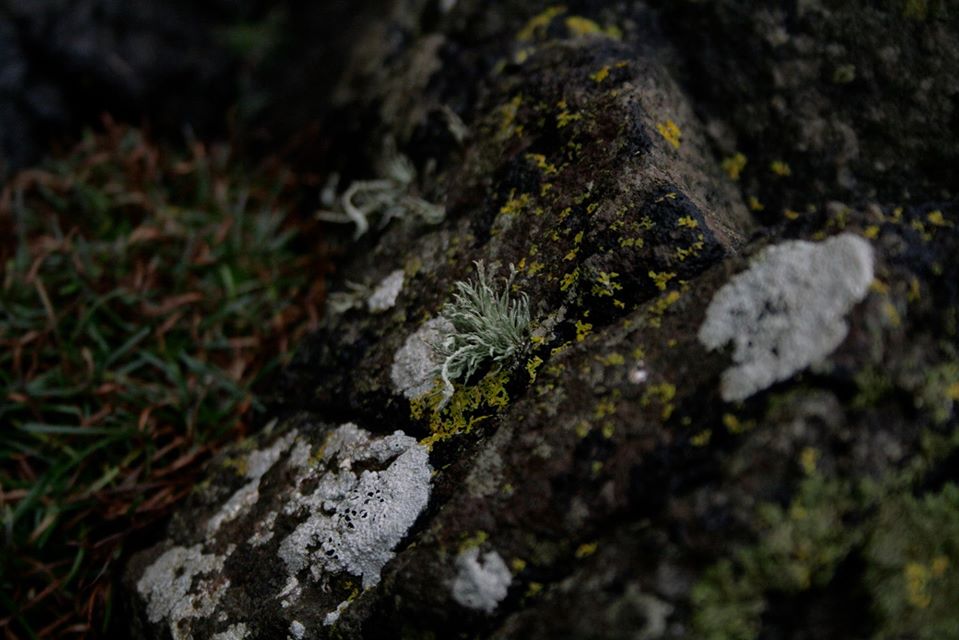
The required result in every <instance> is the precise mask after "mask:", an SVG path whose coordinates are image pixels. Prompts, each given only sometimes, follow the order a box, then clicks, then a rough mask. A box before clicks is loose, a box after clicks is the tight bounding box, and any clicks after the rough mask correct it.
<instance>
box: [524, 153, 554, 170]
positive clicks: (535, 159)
mask: <svg viewBox="0 0 959 640" xmlns="http://www.w3.org/2000/svg"><path fill="white" fill-rule="evenodd" d="M526 159H527V160H529V161H530V162H532V163H533V164H535V165H536V166H537V167H538V168H539V170H540V171H542V172H543V173H545V174H546V175H548V176H551V175H553V174H555V173H556V166H555V165H553V164H550V163H549V162H548V161H547V160H546V156H544V155H543V154H542V153H527V154H526Z"/></svg>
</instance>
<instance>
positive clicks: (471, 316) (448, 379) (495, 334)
mask: <svg viewBox="0 0 959 640" xmlns="http://www.w3.org/2000/svg"><path fill="white" fill-rule="evenodd" d="M475 264H476V276H477V277H476V280H475V281H472V280H470V281H466V282H464V281H460V282H457V283H456V293H454V294H453V300H452V302H448V303H446V305H444V307H443V313H442V316H443V317H444V318H445V319H446V320H448V321H449V324H450V325H451V326H452V328H451V329H450V330H449V331H448V332H447V333H445V334H444V335H443V336H442V337H441V339H440V340H439V341H438V342H437V343H436V344H435V345H434V349H435V351H436V353H437V355H439V356H440V359H441V360H442V364H441V365H440V366H439V367H438V369H437V371H436V372H435V374H436V375H437V376H438V377H439V378H440V379H441V380H442V381H443V399H442V404H441V406H443V405H445V404H446V403H447V402H448V401H449V399H450V398H451V397H452V396H453V380H458V379H467V378H469V377H470V376H472V375H473V374H474V373H476V371H477V370H478V369H479V367H480V365H482V364H483V363H484V362H486V361H488V360H491V361H492V362H493V363H494V364H497V365H498V364H501V363H503V362H505V361H507V360H509V359H510V358H512V357H513V356H514V355H515V354H517V353H519V352H521V351H522V350H523V349H524V348H525V346H526V343H527V338H528V334H529V326H530V313H529V298H528V297H527V296H526V294H525V293H524V294H520V296H519V297H518V298H513V297H511V296H510V289H511V287H512V285H513V279H514V278H515V276H516V268H515V267H513V266H512V265H510V274H509V277H507V278H503V279H502V280H503V287H502V289H499V288H498V287H497V285H496V282H495V280H494V279H493V278H491V277H490V276H489V275H488V274H487V272H486V267H485V265H484V264H483V262H482V261H479V262H476V263H475Z"/></svg>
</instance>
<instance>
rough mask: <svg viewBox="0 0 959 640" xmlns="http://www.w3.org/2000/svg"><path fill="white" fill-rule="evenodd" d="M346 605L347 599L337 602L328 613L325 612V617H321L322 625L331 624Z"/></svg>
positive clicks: (327, 625)
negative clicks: (334, 607)
mask: <svg viewBox="0 0 959 640" xmlns="http://www.w3.org/2000/svg"><path fill="white" fill-rule="evenodd" d="M348 606H350V601H349V600H344V601H343V602H341V603H340V604H338V605H337V606H336V609H334V610H333V611H330V612H329V613H328V614H326V617H324V618H323V626H324V627H329V626H332V625H333V623H334V622H336V621H337V620H339V619H340V614H341V613H343V611H345V610H346V608H347V607H348Z"/></svg>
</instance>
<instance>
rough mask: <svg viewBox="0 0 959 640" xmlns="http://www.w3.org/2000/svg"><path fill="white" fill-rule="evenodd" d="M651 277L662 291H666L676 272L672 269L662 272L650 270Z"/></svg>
mask: <svg viewBox="0 0 959 640" xmlns="http://www.w3.org/2000/svg"><path fill="white" fill-rule="evenodd" d="M649 277H650V279H651V280H652V281H653V284H655V285H656V288H657V289H659V290H660V291H665V290H666V285H668V284H669V281H670V280H672V279H673V278H675V277H676V274H675V273H674V272H672V271H663V272H661V273H657V272H655V271H650V272H649Z"/></svg>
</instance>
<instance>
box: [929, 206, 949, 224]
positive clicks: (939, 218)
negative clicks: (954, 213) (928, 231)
mask: <svg viewBox="0 0 959 640" xmlns="http://www.w3.org/2000/svg"><path fill="white" fill-rule="evenodd" d="M926 220H928V221H929V224H931V225H932V226H934V227H951V226H953V224H952V223H951V222H949V221H948V220H946V218H945V216H943V215H942V211H940V210H938V209H936V210H935V211H930V212H929V213H927V214H926Z"/></svg>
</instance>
